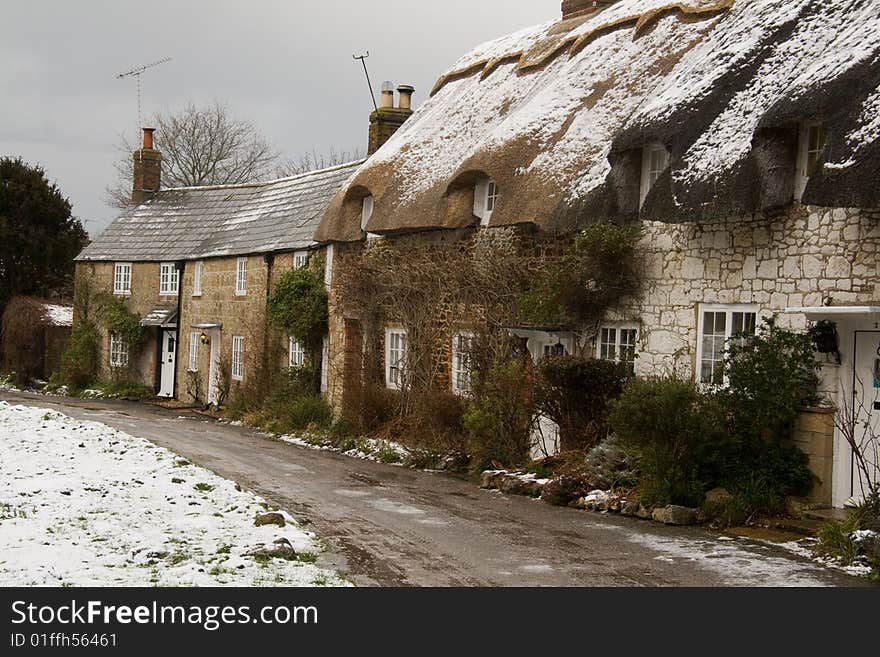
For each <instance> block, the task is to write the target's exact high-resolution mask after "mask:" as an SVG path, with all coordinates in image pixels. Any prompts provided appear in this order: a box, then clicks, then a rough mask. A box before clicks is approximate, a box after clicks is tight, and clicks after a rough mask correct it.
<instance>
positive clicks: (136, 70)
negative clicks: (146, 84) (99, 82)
mask: <svg viewBox="0 0 880 657" xmlns="http://www.w3.org/2000/svg"><path fill="white" fill-rule="evenodd" d="M170 61H171V58H170V57H165V58H164V59H160V60H159V61H158V62H153V63H152V64H146V65H145V66H139V67H138V68H133V69H132V70H130V71H126V72H125V73H120V74H119V75H117V76H116V79H117V80H121V79H123V78H130V77H134V78H137V100H138V129H140V128H142V127H143V122H144V117H143V110H142V109H141V76H142V75H143V74H144V73H146V72H147V71H148V70H150V69H151V68H155V67H156V66H159V65H160V64H165V63H166V62H170Z"/></svg>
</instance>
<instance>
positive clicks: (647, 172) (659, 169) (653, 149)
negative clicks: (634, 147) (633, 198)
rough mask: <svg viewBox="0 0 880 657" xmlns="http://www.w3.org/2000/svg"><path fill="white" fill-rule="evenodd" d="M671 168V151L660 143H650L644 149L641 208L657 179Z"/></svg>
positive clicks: (640, 195) (640, 190)
mask: <svg viewBox="0 0 880 657" xmlns="http://www.w3.org/2000/svg"><path fill="white" fill-rule="evenodd" d="M668 168H669V151H667V150H666V147H665V146H664V145H663V144H660V143H653V144H648V145H647V146H645V148H644V150H643V151H642V182H641V185H640V187H639V208H641V207H642V206H643V205H644V204H645V199H647V198H648V193H649V192H650V191H651V188H653V187H654V185H655V183H656V182H657V179H658V178H660V176H661V175H662V174H663V172H664V171H666V169H668Z"/></svg>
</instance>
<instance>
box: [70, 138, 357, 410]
mask: <svg viewBox="0 0 880 657" xmlns="http://www.w3.org/2000/svg"><path fill="white" fill-rule="evenodd" d="M134 163H135V167H134V180H133V192H132V200H133V201H134V202H135V203H136V204H137V205H134V206H133V207H131V208H130V209H127V210H125V211H124V212H123V213H122V214H121V215H119V217H117V218H116V219H115V220H114V221H113V222H112V224H111V225H110V226H109V227H108V228H107V229H106V230H105V231H104V232H103V233H102V234H101V235H100V236H99V237H98V238H97V239H95V240H94V241H93V242H92V243H91V244H90V245H89V246H88V247H86V249H84V250H83V252H82V253H81V254H80V255H79V256H78V258H77V262H76V279H77V282H78V283H80V282H83V281H86V280H87V281H90V282H91V284H92V287H93V289H94V290H96V291H103V292H106V293H108V294H112V295H115V296H116V297H118V298H121V299H124V300H125V304H126V307H127V309H128V310H129V311H131V312H134V313H136V314H137V315H138V316H139V317H141V325H142V326H143V327H145V328H146V330H147V336H148V337H147V341H146V344H145V345H144V347H143V348H142V349H141V350H140V352H139V355H138V356H137V358H138V361H137V363H130V362H129V361H130V354H129V345H128V344H126V343H125V341H124V340H123V339H121V338H120V336H118V335H115V334H112V333H110V334H108V332H107V331H103V335H102V345H101V375H102V377H104V378H109V377H110V376H111V375H112V373H113V371H114V370H117V369H120V368H130V369H131V370H133V371H134V372H135V374H136V376H137V378H138V379H139V380H140V382H142V383H143V384H145V385H147V386H149V387H151V388H153V389H154V390H155V391H156V394H157V395H158V396H160V397H167V398H176V399H179V400H182V401H187V402H202V403H218V402H220V401H222V400H223V398H224V397H225V396H226V395H228V394H229V392H230V391H234V389H235V387H236V386H237V385H239V384H241V383H243V382H245V381H247V380H248V378H249V377H250V376H252V375H253V372H254V369H255V366H256V363H259V362H260V359H261V358H262V357H263V354H264V352H265V351H266V350H267V349H269V348H270V346H274V351H273V353H275V352H278V353H279V354H280V355H279V358H281V359H282V360H283V363H285V364H289V365H290V366H298V365H302V364H303V362H304V359H305V357H306V356H305V353H304V350H303V348H302V347H301V345H298V344H297V343H296V342H295V341H293V340H292V339H288V338H286V337H283V336H282V338H281V341H282V344H279V345H269V344H268V343H267V340H270V339H273V338H270V337H269V336H270V334H269V332H267V326H266V303H267V298H268V295H269V293H270V292H271V290H272V288H273V286H274V284H275V282H276V281H277V280H278V277H279V276H280V275H281V274H283V273H284V272H285V271H288V270H290V269H291V268H294V267H303V266H306V265H307V263H308V261H309V258H310V256H313V255H319V256H321V257H322V258H323V260H324V263H325V267H326V270H327V272H328V273H327V276H328V279H329V271H330V270H331V268H332V256H333V253H332V248H325V247H319V246H318V245H317V244H316V243H315V242H314V240H313V234H314V231H315V228H316V227H317V225H318V222H319V220H320V218H321V216H322V214H323V211H324V209H325V208H326V206H327V204H328V202H329V201H330V199H331V198H332V197H333V196H334V194H335V193H336V192H337V191H338V190H339V189H340V187H341V186H342V184H343V183H344V182H345V181H346V180H347V179H348V178H349V177H350V176H351V175H352V174H353V173H354V172H355V171H356V170H357V167H358V166H359V164H360V163H359V162H354V163H351V164H345V165H342V166H337V167H332V168H329V169H325V170H322V171H315V172H311V173H306V174H302V175H298V176H294V177H292V178H285V179H282V180H275V181H271V182H265V183H257V184H246V185H231V186H218V187H194V188H187V189H161V184H160V183H161V164H162V157H161V154H160V153H159V152H158V151H156V150H155V149H154V148H153V139H152V129H149V128H147V129H145V130H144V144H143V148H142V149H140V150H138V151H136V152H135V153H134ZM133 357H134V355H133V354H132V355H131V358H133Z"/></svg>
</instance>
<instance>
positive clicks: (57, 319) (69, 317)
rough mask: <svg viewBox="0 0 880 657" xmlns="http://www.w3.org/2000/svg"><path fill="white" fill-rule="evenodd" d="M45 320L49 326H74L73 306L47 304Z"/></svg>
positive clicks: (44, 309) (44, 314) (44, 312)
mask: <svg viewBox="0 0 880 657" xmlns="http://www.w3.org/2000/svg"><path fill="white" fill-rule="evenodd" d="M43 319H44V321H45V322H46V324H48V325H49V326H73V306H68V305H62V304H58V303H45V304H43Z"/></svg>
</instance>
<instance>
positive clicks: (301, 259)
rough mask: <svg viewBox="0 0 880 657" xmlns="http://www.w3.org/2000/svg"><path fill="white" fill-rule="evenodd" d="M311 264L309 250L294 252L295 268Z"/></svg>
mask: <svg viewBox="0 0 880 657" xmlns="http://www.w3.org/2000/svg"><path fill="white" fill-rule="evenodd" d="M308 264H309V252H308V251H297V252H296V253H294V254H293V268H294V269H302V268H303V267H305V266H306V265H308Z"/></svg>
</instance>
